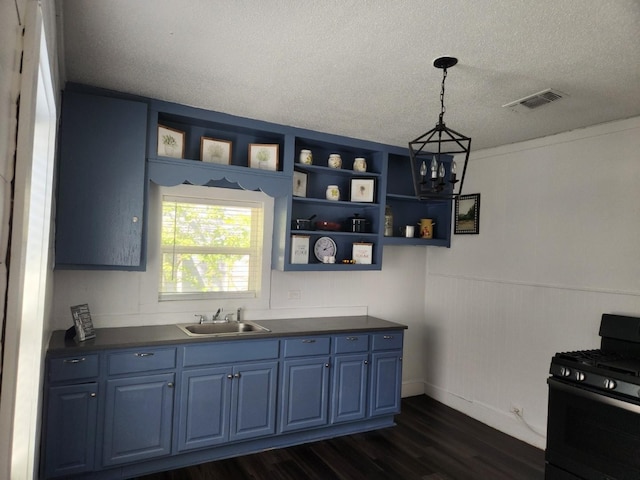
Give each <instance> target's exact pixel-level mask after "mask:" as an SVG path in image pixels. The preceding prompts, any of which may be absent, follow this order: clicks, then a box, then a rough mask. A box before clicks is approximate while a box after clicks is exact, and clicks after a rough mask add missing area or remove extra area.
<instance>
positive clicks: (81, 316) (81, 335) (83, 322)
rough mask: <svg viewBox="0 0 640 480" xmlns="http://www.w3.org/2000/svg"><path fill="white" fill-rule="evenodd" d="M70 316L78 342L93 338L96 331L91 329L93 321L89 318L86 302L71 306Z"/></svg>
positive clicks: (89, 313)
mask: <svg viewBox="0 0 640 480" xmlns="http://www.w3.org/2000/svg"><path fill="white" fill-rule="evenodd" d="M71 317H72V318H73V326H74V327H75V330H76V337H77V340H78V341H79V342H84V341H85V340H89V339H90V338H95V336H96V332H95V330H94V329H93V321H92V320H91V312H89V305H88V304H86V303H84V304H82V305H74V306H73V307H71Z"/></svg>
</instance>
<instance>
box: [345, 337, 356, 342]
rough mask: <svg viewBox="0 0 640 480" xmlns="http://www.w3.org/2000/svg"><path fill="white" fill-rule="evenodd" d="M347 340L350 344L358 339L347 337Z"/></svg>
mask: <svg viewBox="0 0 640 480" xmlns="http://www.w3.org/2000/svg"><path fill="white" fill-rule="evenodd" d="M347 340H348V341H350V342H355V341H356V340H358V337H347Z"/></svg>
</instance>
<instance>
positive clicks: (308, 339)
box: [302, 338, 316, 343]
mask: <svg viewBox="0 0 640 480" xmlns="http://www.w3.org/2000/svg"><path fill="white" fill-rule="evenodd" d="M302 343H316V341H315V340H313V339H310V338H307V339H305V340H302Z"/></svg>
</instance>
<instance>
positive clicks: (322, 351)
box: [283, 337, 331, 357]
mask: <svg viewBox="0 0 640 480" xmlns="http://www.w3.org/2000/svg"><path fill="white" fill-rule="evenodd" d="M330 346H331V338H330V337H304V338H292V339H288V340H285V341H284V347H283V348H284V350H283V351H284V356H285V357H302V356H306V355H326V354H328V353H329V348H330Z"/></svg>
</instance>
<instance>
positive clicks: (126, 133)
mask: <svg viewBox="0 0 640 480" xmlns="http://www.w3.org/2000/svg"><path fill="white" fill-rule="evenodd" d="M146 135H147V105H146V104H144V103H141V102H133V101H129V100H121V99H116V98H108V97H100V96H96V95H87V94H82V93H74V92H65V94H64V98H63V104H62V119H61V127H60V152H59V167H58V196H57V207H56V266H57V268H65V266H67V267H68V266H76V267H77V266H86V267H88V268H92V267H98V268H113V269H116V268H123V269H142V268H143V266H144V264H143V258H142V257H143V255H142V245H143V242H142V235H143V223H144V222H143V214H144V212H143V208H144V192H145V157H146V155H145V152H146Z"/></svg>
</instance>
